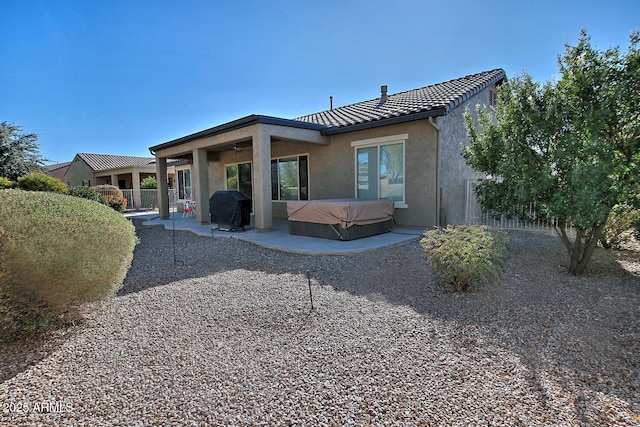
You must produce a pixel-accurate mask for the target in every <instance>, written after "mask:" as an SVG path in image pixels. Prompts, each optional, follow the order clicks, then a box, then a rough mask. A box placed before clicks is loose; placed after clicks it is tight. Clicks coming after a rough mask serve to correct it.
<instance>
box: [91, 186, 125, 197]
mask: <svg viewBox="0 0 640 427" xmlns="http://www.w3.org/2000/svg"><path fill="white" fill-rule="evenodd" d="M91 188H93V189H94V190H96V191H97V192H99V193H101V194H103V195H104V196H120V197H124V194H123V193H122V190H121V189H120V188H119V187H116V186H115V185H109V184H103V185H94V186H93V187H91Z"/></svg>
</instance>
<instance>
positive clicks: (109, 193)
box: [91, 185, 128, 212]
mask: <svg viewBox="0 0 640 427" xmlns="http://www.w3.org/2000/svg"><path fill="white" fill-rule="evenodd" d="M91 188H93V189H94V190H96V191H97V192H99V193H100V194H102V195H103V196H104V199H105V201H106V204H107V206H110V207H111V208H113V209H115V210H116V211H118V212H124V210H125V209H126V208H127V203H128V200H127V199H126V198H125V197H124V195H123V193H122V190H121V189H120V188H118V187H116V186H115V185H96V186H94V187H91Z"/></svg>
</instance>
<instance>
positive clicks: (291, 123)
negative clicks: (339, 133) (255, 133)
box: [149, 114, 326, 155]
mask: <svg viewBox="0 0 640 427" xmlns="http://www.w3.org/2000/svg"><path fill="white" fill-rule="evenodd" d="M255 124H264V125H276V126H286V127H293V128H298V129H308V130H317V131H322V130H323V129H325V128H326V126H324V125H319V124H316V123H308V122H302V121H299V120H292V119H283V118H280V117H273V116H263V115H257V114H252V115H250V116H246V117H242V118H240V119H237V120H233V121H231V122H227V123H223V124H221V125H218V126H214V127H212V128H209V129H205V130H203V131H200V132H196V133H192V134H190V135H186V136H183V137H180V138H177V139H174V140H171V141H167V142H165V143H162V144H158V145H154V146H152V147H149V151H150V152H151V154H153V155H155V153H156V152H157V151H160V150H165V149H167V148H173V147H177V146H179V145H182V144H186V143H188V142H191V141H195V140H198V139H202V138H207V137H211V136H215V135H220V134H223V133H226V132H231V131H234V130H238V129H242V128H245V127H248V126H253V125H255Z"/></svg>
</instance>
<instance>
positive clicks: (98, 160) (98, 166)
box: [77, 153, 156, 172]
mask: <svg viewBox="0 0 640 427" xmlns="http://www.w3.org/2000/svg"><path fill="white" fill-rule="evenodd" d="M77 156H78V157H80V158H81V159H82V160H84V161H85V163H86V164H87V165H89V167H90V168H91V169H93V171H94V172H98V171H104V170H109V169H120V168H126V167H132V166H153V165H155V161H156V159H155V157H134V156H116V155H113V154H91V153H78V154H77Z"/></svg>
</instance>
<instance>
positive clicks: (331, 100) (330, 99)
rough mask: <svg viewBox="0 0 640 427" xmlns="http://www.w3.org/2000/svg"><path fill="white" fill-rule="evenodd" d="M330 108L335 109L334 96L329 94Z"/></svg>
mask: <svg viewBox="0 0 640 427" xmlns="http://www.w3.org/2000/svg"><path fill="white" fill-rule="evenodd" d="M329 108H331V109H332V110H333V96H329Z"/></svg>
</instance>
